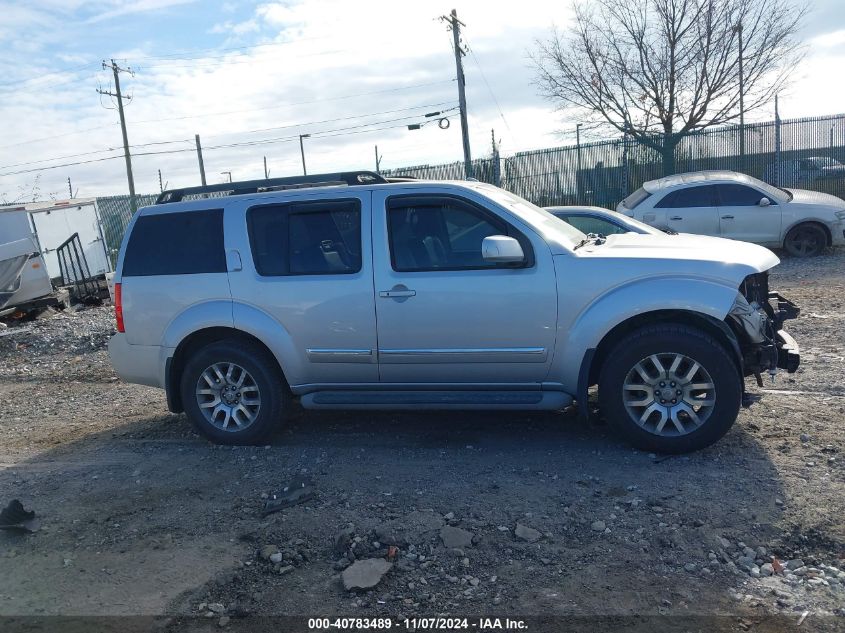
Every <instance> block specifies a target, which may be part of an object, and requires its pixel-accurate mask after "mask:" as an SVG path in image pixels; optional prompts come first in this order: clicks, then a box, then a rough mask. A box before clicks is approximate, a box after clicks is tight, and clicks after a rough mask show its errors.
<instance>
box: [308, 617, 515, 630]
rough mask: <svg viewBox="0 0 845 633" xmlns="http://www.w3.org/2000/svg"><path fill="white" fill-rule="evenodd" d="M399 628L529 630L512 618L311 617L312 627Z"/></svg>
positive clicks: (348, 628) (314, 628) (310, 628)
mask: <svg viewBox="0 0 845 633" xmlns="http://www.w3.org/2000/svg"><path fill="white" fill-rule="evenodd" d="M394 627H396V628H397V629H400V630H406V631H447V630H476V631H520V630H521V631H525V630H527V629H528V624H527V623H526V622H525V621H524V620H518V619H511V618H443V617H437V618H405V619H403V620H397V621H395V622H394V621H393V620H392V619H391V618H309V619H308V629H309V630H321V629H324V630H330V629H336V630H362V629H374V630H390V629H392V628H394Z"/></svg>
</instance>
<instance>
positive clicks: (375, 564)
mask: <svg viewBox="0 0 845 633" xmlns="http://www.w3.org/2000/svg"><path fill="white" fill-rule="evenodd" d="M391 567H393V564H392V563H388V562H387V561H386V560H383V559H381V558H368V559H366V560H359V561H355V562H354V563H353V564H352V565H350V566H349V567H347V568H346V569H344V570H343V574H342V578H343V586H344V587H345V588H346V590H347V591H350V590H352V589H369V588H370V587H375V586H376V585H377V584H379V582H381V579H382V578H383V577H384V575H385V574H386V573H387V572H388V571H390V568H391Z"/></svg>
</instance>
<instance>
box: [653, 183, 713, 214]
mask: <svg viewBox="0 0 845 633" xmlns="http://www.w3.org/2000/svg"><path fill="white" fill-rule="evenodd" d="M714 190H715V187H714V186H713V185H701V186H698V187H686V188H684V189H678V190H677V191H673V192H672V193H669V194H667V195H666V196H665V197H664V198H663V200H661V201H660V202H658V203H657V204H656V205H654V206H655V207H656V208H658V209H686V208H691V207H713V206H716V197H715V195H714V193H715V191H714Z"/></svg>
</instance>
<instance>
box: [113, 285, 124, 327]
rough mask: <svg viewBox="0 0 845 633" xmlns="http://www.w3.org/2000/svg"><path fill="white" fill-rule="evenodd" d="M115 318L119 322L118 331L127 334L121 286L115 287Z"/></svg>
mask: <svg viewBox="0 0 845 633" xmlns="http://www.w3.org/2000/svg"><path fill="white" fill-rule="evenodd" d="M114 318H115V320H116V321H117V331H118V332H125V331H126V328H125V327H123V297H122V294H121V291H120V284H115V285H114Z"/></svg>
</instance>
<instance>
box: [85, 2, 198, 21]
mask: <svg viewBox="0 0 845 633" xmlns="http://www.w3.org/2000/svg"><path fill="white" fill-rule="evenodd" d="M194 2H196V0H132V1H131V2H124V1H118V2H114V3H113V4H114V7H113V8H111V9H107V10H105V11H102V12H101V13H97V14H96V15H93V16H91V17H90V18H88V20H87V22H88V23H89V24H96V23H97V22H103V21H104V20H111V19H114V18H117V17H121V16H125V15H131V14H135V13H147V12H150V11H161V10H163V9H169V8H171V7H175V6H179V5H183V4H192V3H194Z"/></svg>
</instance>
